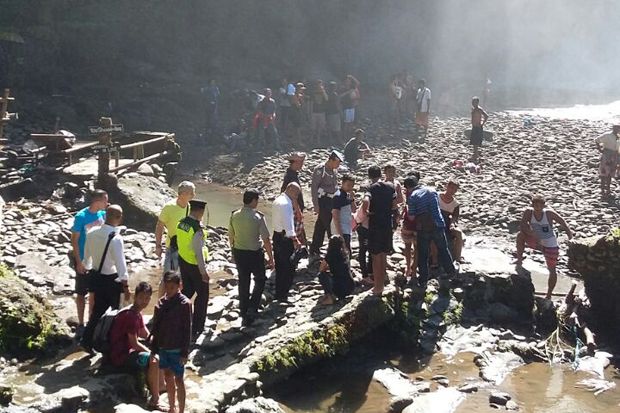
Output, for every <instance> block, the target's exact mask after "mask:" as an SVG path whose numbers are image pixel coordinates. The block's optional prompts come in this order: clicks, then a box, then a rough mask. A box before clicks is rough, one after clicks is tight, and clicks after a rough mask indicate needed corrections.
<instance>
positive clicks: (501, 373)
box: [474, 351, 524, 384]
mask: <svg viewBox="0 0 620 413" xmlns="http://www.w3.org/2000/svg"><path fill="white" fill-rule="evenodd" d="M474 363H476V365H477V366H478V367H480V377H481V378H482V379H483V380H485V381H489V382H492V383H495V384H499V383H501V382H502V381H503V380H504V378H505V377H506V376H507V375H508V373H510V372H511V371H512V370H514V369H516V368H517V367H519V366H522V365H523V364H524V363H523V359H522V358H521V357H519V356H517V355H516V354H514V353H493V352H486V351H485V352H483V353H482V354H480V355H478V356H476V357H475V358H474Z"/></svg>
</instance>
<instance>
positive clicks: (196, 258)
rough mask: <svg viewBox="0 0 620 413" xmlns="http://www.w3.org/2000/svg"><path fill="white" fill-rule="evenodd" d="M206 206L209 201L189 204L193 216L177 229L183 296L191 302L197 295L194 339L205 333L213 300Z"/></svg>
mask: <svg viewBox="0 0 620 413" xmlns="http://www.w3.org/2000/svg"><path fill="white" fill-rule="evenodd" d="M206 204H207V203H206V202H205V201H199V200H191V201H189V215H188V216H186V217H185V218H183V219H182V220H181V221H179V224H178V226H177V245H178V247H179V269H180V270H181V279H182V280H183V290H182V293H183V295H185V296H186V297H187V298H189V299H190V300H191V299H192V298H193V296H194V294H196V299H195V300H194V310H193V316H192V335H193V336H194V337H196V336H198V335H199V334H200V333H202V331H203V330H204V326H205V319H206V317H207V303H208V301H209V274H208V273H207V265H206V260H207V257H208V253H209V251H208V250H207V247H206V246H205V241H206V239H207V231H206V229H205V228H203V226H202V222H201V221H202V217H203V215H204V212H205V206H206Z"/></svg>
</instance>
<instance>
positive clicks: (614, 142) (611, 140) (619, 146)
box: [596, 133, 620, 152]
mask: <svg viewBox="0 0 620 413" xmlns="http://www.w3.org/2000/svg"><path fill="white" fill-rule="evenodd" d="M596 143H602V144H603V148H604V149H608V150H610V151H616V152H620V140H619V139H618V138H616V135H614V134H613V133H605V134H603V135H601V136H599V137H598V138H596Z"/></svg>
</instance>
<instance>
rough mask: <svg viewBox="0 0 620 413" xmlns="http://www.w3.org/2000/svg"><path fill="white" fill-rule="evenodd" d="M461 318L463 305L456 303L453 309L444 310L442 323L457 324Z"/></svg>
mask: <svg viewBox="0 0 620 413" xmlns="http://www.w3.org/2000/svg"><path fill="white" fill-rule="evenodd" d="M462 318H463V304H462V303H458V304H457V305H456V306H455V307H454V308H452V309H450V308H449V309H448V310H446V312H444V313H443V322H444V323H445V324H446V325H448V324H458V323H460V322H461V319H462Z"/></svg>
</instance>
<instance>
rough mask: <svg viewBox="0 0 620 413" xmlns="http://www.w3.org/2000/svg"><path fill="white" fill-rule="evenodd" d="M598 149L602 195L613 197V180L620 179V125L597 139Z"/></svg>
mask: <svg viewBox="0 0 620 413" xmlns="http://www.w3.org/2000/svg"><path fill="white" fill-rule="evenodd" d="M595 142H596V149H598V150H599V151H600V152H601V163H600V166H599V169H598V173H599V176H600V177H601V195H602V196H610V195H611V178H612V177H614V176H615V177H616V178H619V177H620V170H619V168H618V166H619V161H620V154H619V152H620V124H619V125H614V126H613V128H612V131H611V133H605V134H603V135H601V136H599V137H598V138H596V141H595Z"/></svg>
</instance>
